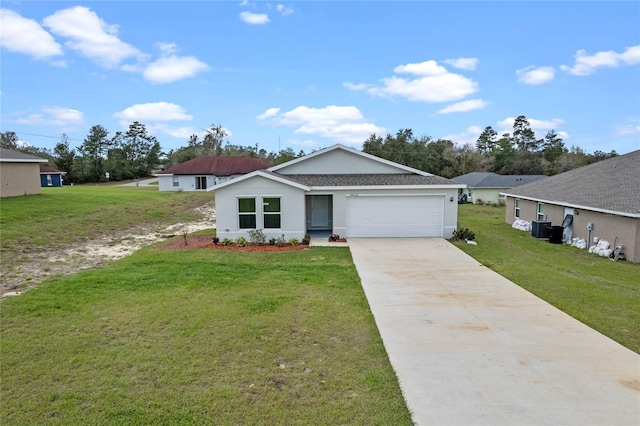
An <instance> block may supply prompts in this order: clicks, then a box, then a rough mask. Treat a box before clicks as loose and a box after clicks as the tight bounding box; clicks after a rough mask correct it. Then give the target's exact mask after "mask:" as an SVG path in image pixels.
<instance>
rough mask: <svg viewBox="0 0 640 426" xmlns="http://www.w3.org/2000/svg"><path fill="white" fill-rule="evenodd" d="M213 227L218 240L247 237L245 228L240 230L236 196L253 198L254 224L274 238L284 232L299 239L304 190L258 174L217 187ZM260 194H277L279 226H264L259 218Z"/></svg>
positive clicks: (303, 212) (274, 195)
mask: <svg viewBox="0 0 640 426" xmlns="http://www.w3.org/2000/svg"><path fill="white" fill-rule="evenodd" d="M214 196H215V204H216V220H217V224H216V228H217V235H218V237H220V239H223V238H231V239H236V238H238V237H245V238H247V237H248V234H247V230H246V229H239V223H238V198H241V197H255V198H256V227H257V228H258V229H262V230H263V232H264V233H265V235H267V238H277V237H280V236H282V235H283V234H284V236H285V238H286V239H287V240H288V239H290V238H298V239H302V238H303V237H304V235H305V233H306V221H305V198H304V197H305V193H304V191H303V190H301V189H298V188H294V187H292V186H290V185H286V184H282V183H279V182H275V181H273V180H271V179H266V178H264V177H261V176H255V177H253V178H250V179H246V180H244V181H241V182H238V183H236V184H234V185H231V186H227V187H222V188H220V189H216V190H215V192H214ZM262 197H280V200H281V201H280V214H281V228H280V229H264V222H263V217H262V213H263V212H262V202H261V198H262Z"/></svg>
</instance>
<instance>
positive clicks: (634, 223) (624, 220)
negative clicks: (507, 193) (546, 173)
mask: <svg viewBox="0 0 640 426" xmlns="http://www.w3.org/2000/svg"><path fill="white" fill-rule="evenodd" d="M514 200H515V199H514V198H513V197H507V202H506V212H505V220H506V222H507V223H509V224H512V223H513V221H514V217H513V210H514V208H513V206H514ZM537 207H538V203H537V202H536V201H531V200H522V199H521V200H520V219H523V220H527V221H532V220H536V213H537ZM564 212H565V207H564V206H558V205H554V204H548V203H547V204H545V207H544V213H545V215H546V216H547V220H549V221H551V223H552V225H561V224H562V221H563V220H564V216H565V214H564ZM576 213H577V214H576ZM588 223H592V224H593V231H592V232H591V241H589V231H588V230H587V224H588ZM572 237H573V238H584V239H585V240H587V244H588V245H593V244H595V243H594V242H593V238H594V237H597V238H599V239H601V240H606V241H608V242H609V243H610V244H611V246H612V248H613V246H614V244H615V243H616V242H617V243H618V244H622V245H623V246H624V247H623V253H624V254H625V256H626V258H627V259H628V260H630V261H632V262H637V263H640V219H639V218H631V217H624V216H618V215H613V214H608V213H600V212H594V211H590V210H584V209H574V215H573V232H572Z"/></svg>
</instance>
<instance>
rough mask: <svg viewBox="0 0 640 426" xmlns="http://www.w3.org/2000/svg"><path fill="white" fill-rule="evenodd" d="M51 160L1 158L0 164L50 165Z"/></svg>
mask: <svg viewBox="0 0 640 426" xmlns="http://www.w3.org/2000/svg"><path fill="white" fill-rule="evenodd" d="M48 162H49V160H47V159H46V158H43V159H41V160H35V159H34V160H31V159H26V158H10V157H0V163H48Z"/></svg>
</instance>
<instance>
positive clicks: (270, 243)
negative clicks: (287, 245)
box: [269, 238, 276, 246]
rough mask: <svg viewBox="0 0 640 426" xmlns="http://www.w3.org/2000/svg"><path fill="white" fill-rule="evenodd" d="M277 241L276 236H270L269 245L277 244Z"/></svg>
mask: <svg viewBox="0 0 640 426" xmlns="http://www.w3.org/2000/svg"><path fill="white" fill-rule="evenodd" d="M275 243H276V239H275V238H269V245H270V246H272V245H275Z"/></svg>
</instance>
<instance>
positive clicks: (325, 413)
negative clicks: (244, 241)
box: [0, 247, 411, 425]
mask: <svg viewBox="0 0 640 426" xmlns="http://www.w3.org/2000/svg"><path fill="white" fill-rule="evenodd" d="M1 307H2V329H1V340H0V342H1V346H0V356H1V359H2V382H1V390H2V400H3V404H2V408H0V410H1V412H2V417H1V418H2V423H3V424H6V425H9V424H45V423H47V424H50V423H53V424H207V423H208V424H305V425H307V424H354V423H355V424H371V425H376V424H378V425H389V424H394V425H395V424H411V418H410V414H409V412H408V410H407V408H406V405H405V403H404V400H403V398H402V394H401V392H400V389H399V386H398V382H397V379H396V376H395V374H394V372H393V370H392V368H391V366H390V364H389V361H388V358H387V355H386V352H385V350H384V347H383V345H382V342H381V339H380V337H379V334H378V331H377V329H376V326H375V323H374V320H373V317H372V315H371V313H370V311H369V308H368V304H367V301H366V298H365V296H364V293H363V291H362V289H361V287H360V282H359V279H358V276H357V273H356V271H355V268H354V266H353V264H352V261H351V257H350V254H349V251H348V249H342V248H322V247H314V248H311V249H307V250H300V251H294V252H282V253H234V252H227V251H215V250H184V251H179V252H159V251H154V249H153V248H145V249H142V250H141V251H139V252H137V253H136V254H134V255H132V256H130V257H128V258H125V259H122V260H119V261H116V262H113V263H112V264H110V265H109V266H108V267H106V268H104V269H101V270H95V271H87V272H82V273H79V274H77V275H75V276H72V277H69V278H66V279H59V280H49V281H47V282H45V283H43V284H42V285H41V286H40V287H38V288H36V289H33V290H31V291H29V292H27V293H25V294H23V295H21V296H20V297H18V298H11V299H5V300H4V301H2V305H1Z"/></svg>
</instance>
